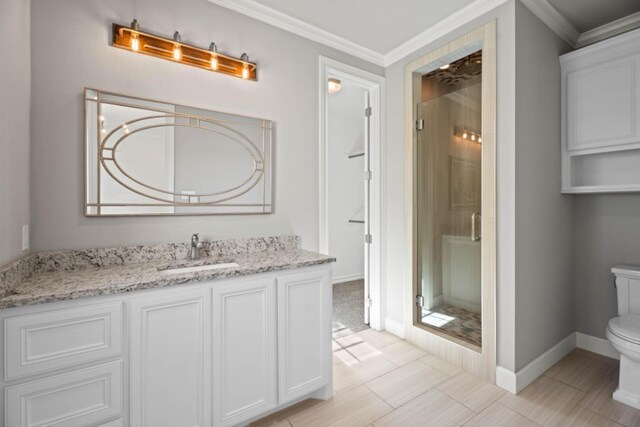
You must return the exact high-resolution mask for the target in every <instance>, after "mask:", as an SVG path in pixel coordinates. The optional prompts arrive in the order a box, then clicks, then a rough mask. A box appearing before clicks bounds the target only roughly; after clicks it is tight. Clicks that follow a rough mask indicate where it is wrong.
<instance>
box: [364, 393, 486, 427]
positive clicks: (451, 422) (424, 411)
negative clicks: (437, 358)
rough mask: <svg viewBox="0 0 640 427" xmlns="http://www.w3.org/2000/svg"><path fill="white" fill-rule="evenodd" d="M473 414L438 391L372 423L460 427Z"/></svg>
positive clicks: (383, 426)
mask: <svg viewBox="0 0 640 427" xmlns="http://www.w3.org/2000/svg"><path fill="white" fill-rule="evenodd" d="M474 415H475V414H474V412H473V411H471V410H469V409H468V408H465V407H464V406H462V405H461V404H460V403H458V402H456V401H455V400H453V399H451V398H450V397H448V396H447V395H445V394H443V393H441V392H440V391H438V390H435V389H434V390H431V391H428V392H426V393H424V394H422V395H420V396H418V397H417V398H415V399H413V400H412V401H410V402H409V403H407V404H406V405H403V406H401V407H400V408H398V409H396V410H394V411H393V412H391V413H389V414H387V415H385V416H384V417H382V418H381V419H379V420H377V421H374V423H373V425H374V426H376V427H429V426H442V427H445V426H460V425H462V424H464V423H465V422H467V421H468V420H469V419H471V418H472V417H473V416H474Z"/></svg>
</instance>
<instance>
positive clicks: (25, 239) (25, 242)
mask: <svg viewBox="0 0 640 427" xmlns="http://www.w3.org/2000/svg"><path fill="white" fill-rule="evenodd" d="M28 250H29V226H28V225H23V226H22V251H23V252H24V251H28Z"/></svg>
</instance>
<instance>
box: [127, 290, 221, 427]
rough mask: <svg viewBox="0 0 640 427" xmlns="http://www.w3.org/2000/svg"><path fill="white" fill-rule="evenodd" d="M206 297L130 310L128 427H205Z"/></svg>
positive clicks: (172, 297)
mask: <svg viewBox="0 0 640 427" xmlns="http://www.w3.org/2000/svg"><path fill="white" fill-rule="evenodd" d="M210 295H211V294H210V291H209V290H208V289H206V290H202V291H190V292H188V293H186V292H185V293H169V294H164V295H162V296H157V297H148V298H140V299H137V300H133V301H132V304H131V425H135V426H140V427H165V426H166V427H175V426H189V427H195V426H208V425H209V424H210V420H211V418H210V416H209V414H210V408H211V405H210V400H211V399H210V393H209V390H210V385H211V383H210V380H208V378H210V376H211V370H210V338H209V337H210V333H211V329H210V325H211V323H210V316H209V314H208V313H210V298H211V296H210Z"/></svg>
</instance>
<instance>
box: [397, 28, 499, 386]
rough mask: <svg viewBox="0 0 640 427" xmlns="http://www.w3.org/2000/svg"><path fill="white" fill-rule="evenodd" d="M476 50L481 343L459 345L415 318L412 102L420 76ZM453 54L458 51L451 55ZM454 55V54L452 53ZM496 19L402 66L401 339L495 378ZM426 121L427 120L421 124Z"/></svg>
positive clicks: (417, 93) (417, 282)
mask: <svg viewBox="0 0 640 427" xmlns="http://www.w3.org/2000/svg"><path fill="white" fill-rule="evenodd" d="M479 49H481V50H482V58H483V59H482V107H481V108H482V173H481V180H482V187H481V194H482V219H481V229H482V240H481V253H482V258H481V259H482V264H481V289H482V301H481V306H482V347H481V348H480V349H478V348H477V347H475V346H473V345H465V343H464V342H462V340H456V339H455V338H452V337H451V336H450V335H448V334H446V333H445V332H442V331H438V330H436V329H435V328H431V327H428V326H426V325H424V324H421V323H420V322H419V321H418V311H419V310H420V307H418V306H417V304H416V300H415V299H416V295H419V294H420V293H421V292H420V280H419V277H418V271H419V269H418V260H417V255H418V234H417V226H418V222H417V219H418V217H417V194H416V192H417V185H416V184H417V143H418V137H417V131H416V122H415V120H416V119H417V108H416V106H417V104H418V102H419V100H420V99H421V98H420V92H421V88H422V76H423V75H424V74H427V73H428V72H430V71H432V70H434V69H436V68H438V67H440V66H442V65H445V64H448V63H449V62H451V61H452V60H454V59H457V58H459V57H461V56H464V55H465V52H467V53H471V52H472V51H473V50H479ZM457 55H459V56H457ZM456 56H457V57H456ZM496 66H497V64H496V22H495V21H492V22H489V23H487V24H485V25H483V26H481V27H479V28H477V29H476V30H474V31H472V32H470V33H467V34H466V35H464V36H462V37H460V38H458V39H456V40H454V41H453V42H451V43H449V44H447V45H445V46H443V47H441V48H439V49H436V50H434V51H432V52H430V53H428V54H426V55H424V56H422V57H420V58H418V59H417V60H415V61H413V62H411V63H409V64H407V65H405V67H404V100H405V101H404V102H405V110H404V120H405V123H404V126H405V144H404V150H405V151H404V153H405V160H404V161H405V164H404V169H405V207H404V213H405V220H406V223H405V224H406V225H405V242H406V249H405V253H406V255H405V269H406V271H407V274H405V278H406V279H405V290H406V293H405V339H406V340H407V341H409V342H411V343H413V344H415V345H418V346H419V347H422V348H424V349H426V350H428V351H429V352H431V353H433V354H435V355H437V356H438V357H440V358H442V359H444V360H446V361H448V362H450V363H452V364H454V365H456V366H459V367H461V368H463V369H465V370H467V371H469V372H471V373H473V374H476V375H479V376H481V377H483V378H485V379H487V380H489V381H492V382H495V371H496V270H497V265H496V260H497V256H496V164H495V162H496V95H497V94H496ZM425 126H429V124H428V123H427V124H425Z"/></svg>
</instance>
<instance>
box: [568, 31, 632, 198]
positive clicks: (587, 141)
mask: <svg viewBox="0 0 640 427" xmlns="http://www.w3.org/2000/svg"><path fill="white" fill-rule="evenodd" d="M560 62H561V66H562V156H563V162H562V168H563V171H562V192H563V193H605V192H634V191H635V192H640V30H635V31H631V32H628V33H626V34H623V35H620V36H617V37H614V38H611V39H609V40H606V41H604V42H601V43H598V44H595V45H592V46H589V47H586V48H583V49H580V50H577V51H574V52H571V53H568V54H566V55H563V56H561V57H560Z"/></svg>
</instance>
